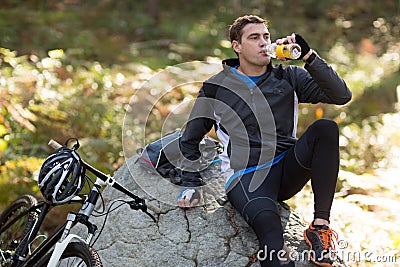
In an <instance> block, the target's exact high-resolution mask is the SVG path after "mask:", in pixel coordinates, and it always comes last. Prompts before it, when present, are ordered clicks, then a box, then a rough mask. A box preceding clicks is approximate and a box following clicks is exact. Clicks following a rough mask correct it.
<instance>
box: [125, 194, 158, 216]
mask: <svg viewBox="0 0 400 267" xmlns="http://www.w3.org/2000/svg"><path fill="white" fill-rule="evenodd" d="M128 204H129V207H131V209H133V210H141V211H142V212H144V213H145V214H147V215H148V216H149V217H150V218H151V219H152V220H153V221H154V222H157V221H156V218H155V217H154V216H153V215H152V214H151V213H149V212H148V211H147V205H146V202H145V200H144V199H138V200H132V201H128Z"/></svg>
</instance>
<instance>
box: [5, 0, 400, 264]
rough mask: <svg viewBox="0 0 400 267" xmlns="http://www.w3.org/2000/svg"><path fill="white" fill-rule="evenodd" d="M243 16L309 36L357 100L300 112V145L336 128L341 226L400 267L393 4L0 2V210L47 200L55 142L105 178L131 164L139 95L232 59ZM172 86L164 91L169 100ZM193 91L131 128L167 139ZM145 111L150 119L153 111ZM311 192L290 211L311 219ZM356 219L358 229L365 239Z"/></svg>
mask: <svg viewBox="0 0 400 267" xmlns="http://www.w3.org/2000/svg"><path fill="white" fill-rule="evenodd" d="M244 14H256V15H260V16H262V17H265V18H267V19H268V20H269V22H270V32H271V35H272V39H274V38H279V37H283V36H286V35H288V34H290V33H292V32H298V33H300V34H302V35H303V36H304V38H305V39H306V40H307V41H308V42H309V44H310V45H311V47H312V48H314V49H315V50H316V51H317V52H318V53H319V54H320V55H321V56H322V57H323V58H325V59H326V60H327V61H328V62H329V63H330V64H331V65H332V66H333V67H334V68H335V69H336V70H337V72H338V73H339V74H340V75H341V76H342V77H343V78H344V79H345V81H346V82H347V84H348V86H349V87H350V88H351V90H352V92H353V99H352V101H351V102H350V103H349V104H347V105H345V106H343V107H336V106H326V105H322V104H318V105H301V108H300V111H301V112H300V119H299V134H301V133H302V131H303V130H304V129H305V128H306V127H307V126H308V125H309V124H310V123H311V122H312V121H314V120H315V119H318V118H321V117H324V118H330V119H334V120H335V121H337V122H338V124H339V126H340V129H341V136H340V144H341V172H340V176H339V183H338V186H337V198H338V201H337V202H336V203H337V204H335V205H334V210H333V212H334V213H335V212H336V213H335V214H336V215H334V216H335V219H337V220H338V221H339V223H338V224H337V227H338V228H339V229H340V231H341V233H342V234H343V235H344V236H345V238H346V240H348V241H349V242H352V243H353V246H352V249H358V250H366V249H369V250H372V251H374V252H375V253H376V254H379V253H380V254H382V255H383V254H388V255H397V256H398V258H399V262H400V251H399V247H400V229H399V225H400V217H399V216H400V215H399V214H400V211H399V207H398V206H399V205H398V204H399V203H398V199H399V197H400V182H399V180H400V177H399V176H400V175H399V174H400V171H399V170H400V169H399V167H398V166H397V165H398V164H400V159H399V158H400V133H399V131H398V130H397V129H398V127H399V125H400V117H399V116H400V115H399V109H400V105H399V103H398V101H399V96H400V1H396V0H354V1H345V0H338V1H333V0H326V1H316V0H303V1H283V0H274V1H269V0H250V1H244V0H233V1H226V0H213V1H211V0H191V1H187V0H172V1H160V0H147V1H144V0H142V1H130V0H118V1H117V0H96V1H95V0H87V1H78V0H64V1H49V0H48V1H46V0H31V1H23V0H3V1H1V7H0V210H1V209H2V208H4V206H5V205H6V204H7V203H9V202H10V201H11V200H12V199H14V198H16V197H17V196H19V195H21V194H24V193H28V192H29V193H34V194H39V190H38V188H37V185H36V179H37V174H38V170H39V169H40V166H41V163H42V162H43V160H44V159H45V157H46V156H47V155H48V154H49V153H50V152H51V150H50V149H49V148H48V146H47V145H46V144H47V141H48V140H49V139H51V138H54V139H56V140H58V141H59V142H64V141H65V140H66V139H67V138H69V137H76V138H79V140H80V142H81V143H82V149H81V150H82V152H83V153H82V155H84V159H85V160H87V161H89V162H91V163H95V166H96V167H98V168H100V169H102V170H103V171H106V172H113V171H114V170H116V169H117V168H118V167H119V166H121V165H122V164H123V162H124V161H125V157H124V151H123V145H122V135H123V131H122V129H123V123H124V118H125V114H126V111H127V109H128V107H129V103H130V101H131V98H132V96H133V95H134V94H135V92H137V91H138V90H140V89H142V87H143V85H144V84H146V82H147V81H149V80H150V79H152V77H154V75H156V74H157V73H159V72H162V71H163V70H165V69H166V68H167V67H168V66H173V65H176V64H180V63H185V62H193V61H207V62H218V61H220V60H221V59H224V58H228V57H234V56H235V55H234V53H233V52H232V50H231V48H230V42H229V41H227V40H228V36H227V29H228V25H229V24H231V23H232V21H233V20H234V19H235V18H236V17H238V16H240V15H244ZM274 63H280V62H277V61H275V62H274ZM285 64H287V63H285ZM290 64H298V65H300V66H301V65H302V64H301V63H300V62H290ZM175 78H176V77H175ZM175 78H174V77H167V78H165V79H163V80H160V81H159V83H158V85H157V86H158V87H159V89H160V90H165V88H168V87H169V86H170V85H171V84H173V83H174V81H172V80H173V79H175ZM194 87H195V88H194V89H193V88H188V87H187V86H182V87H179V86H178V87H177V88H174V90H173V91H171V92H170V93H169V94H166V95H165V96H164V97H163V98H162V99H161V100H160V101H157V105H155V106H154V109H153V110H152V111H151V114H150V117H149V119H148V121H147V122H146V123H147V124H146V131H147V132H146V136H144V133H143V129H142V128H140V126H138V127H139V129H134V130H133V132H134V134H135V135H136V137H137V139H138V140H141V139H142V140H145V142H148V141H151V140H153V139H155V138H157V137H158V136H159V135H160V129H161V127H162V126H163V123H162V122H163V121H164V120H165V119H166V118H167V117H168V115H169V114H170V113H171V111H172V110H173V109H174V108H175V107H176V106H177V105H179V103H180V102H182V101H184V100H187V99H193V98H194V97H195V96H196V90H198V89H199V87H198V86H197V87H196V86H194ZM148 95H149V96H150V97H151V95H152V93H151V90H150V91H149V94H148ZM153 100H154V99H153ZM135 101H137V102H136V104H135V107H141V105H142V103H141V101H142V102H143V105H144V103H145V102H146V101H147V102H148V101H149V99H148V98H143V99H141V98H139V99H138V100H135ZM138 113H139V112H138ZM141 119H143V118H141ZM139 145H143V144H139ZM306 189H307V190H305V191H304V192H303V193H302V194H300V195H299V196H297V197H296V198H295V199H294V200H292V201H291V202H290V204H291V205H292V207H294V208H295V209H297V210H298V211H300V212H302V213H304V216H305V217H307V216H311V215H310V214H307V211H306V210H309V209H310V207H311V206H312V205H311V204H312V203H311V202H312V197H311V196H310V194H311V192H310V188H309V185H308V186H307V188H306ZM354 216H358V217H354ZM349 217H351V218H352V219H354V218H356V219H357V220H362V221H363V223H364V227H362V228H363V229H357V228H356V227H357V226H356V223H355V222H353V221H352V220H350V218H349ZM371 220H375V221H371ZM377 220H378V221H377ZM55 223H57V222H55ZM358 227H359V228H360V225H359V224H358ZM360 231H362V233H361V234H360ZM371 232H374V233H375V237H374V238H372V237H371V236H370V235H369V234H370V233H371ZM376 238H378V239H377V240H380V241H381V244H380V245H377V244H376V241H374V239H376ZM382 240H383V241H382ZM357 264H360V266H362V265H363V264H374V262H370V263H368V262H365V261H364V263H359V262H358V263H357ZM388 266H391V265H388Z"/></svg>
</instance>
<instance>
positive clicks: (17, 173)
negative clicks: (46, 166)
mask: <svg viewBox="0 0 400 267" xmlns="http://www.w3.org/2000/svg"><path fill="white" fill-rule="evenodd" d="M42 162H43V159H39V158H36V157H20V158H18V159H16V160H8V161H6V162H5V164H4V165H0V205H1V206H3V205H5V204H8V203H10V202H11V201H13V200H14V199H16V198H17V197H19V196H21V195H23V194H27V193H30V194H32V193H38V192H39V188H38V187H37V182H36V181H35V179H36V178H37V173H38V170H39V169H40V166H41V164H42Z"/></svg>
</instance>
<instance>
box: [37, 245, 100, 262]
mask: <svg viewBox="0 0 400 267" xmlns="http://www.w3.org/2000/svg"><path fill="white" fill-rule="evenodd" d="M50 256H51V253H49V254H48V255H46V257H45V258H44V259H43V261H41V263H43V266H46V265H47V264H48V262H49V260H50ZM40 266H42V265H40ZM56 266H59V267H72V266H74V267H78V266H79V267H84V266H88V267H102V266H103V265H102V263H101V260H100V256H99V254H98V253H97V251H96V250H94V249H93V248H92V247H91V246H89V245H87V244H85V243H82V242H73V243H70V244H68V246H67V248H66V249H65V251H64V253H63V254H62V256H61V259H60V261H59V262H58V264H57V265H56Z"/></svg>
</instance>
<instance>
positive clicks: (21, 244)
mask: <svg viewBox="0 0 400 267" xmlns="http://www.w3.org/2000/svg"><path fill="white" fill-rule="evenodd" d="M36 204H37V200H36V198H34V197H33V196H31V195H25V196H22V197H20V198H18V199H17V200H15V201H14V202H12V203H11V204H10V205H9V206H8V207H7V208H6V209H5V210H4V211H3V213H2V214H1V215H0V254H1V255H0V266H9V265H10V263H11V258H12V256H13V255H14V254H17V255H19V254H20V253H21V252H23V250H24V248H25V247H26V246H27V241H28V240H27V239H28V235H29V231H30V229H31V228H32V227H33V225H34V224H35V222H36V220H37V216H38V215H37V213H36V212H33V211H29V209H30V208H31V207H33V206H35V205H36Z"/></svg>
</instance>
